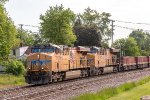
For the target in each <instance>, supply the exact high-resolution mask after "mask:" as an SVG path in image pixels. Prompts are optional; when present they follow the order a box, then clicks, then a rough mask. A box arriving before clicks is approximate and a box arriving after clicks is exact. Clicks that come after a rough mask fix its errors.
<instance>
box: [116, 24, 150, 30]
mask: <svg viewBox="0 0 150 100" xmlns="http://www.w3.org/2000/svg"><path fill="white" fill-rule="evenodd" d="M114 26H115V27H119V28H124V29H128V30H132V31H134V30H138V29H136V28H130V27H125V26H119V25H114ZM139 30H142V31H144V32H150V30H143V29H139Z"/></svg>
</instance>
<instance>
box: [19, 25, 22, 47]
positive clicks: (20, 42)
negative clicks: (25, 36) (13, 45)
mask: <svg viewBox="0 0 150 100" xmlns="http://www.w3.org/2000/svg"><path fill="white" fill-rule="evenodd" d="M19 25H20V31H21V34H20V40H21V42H20V47H22V46H23V43H22V32H23V24H19Z"/></svg>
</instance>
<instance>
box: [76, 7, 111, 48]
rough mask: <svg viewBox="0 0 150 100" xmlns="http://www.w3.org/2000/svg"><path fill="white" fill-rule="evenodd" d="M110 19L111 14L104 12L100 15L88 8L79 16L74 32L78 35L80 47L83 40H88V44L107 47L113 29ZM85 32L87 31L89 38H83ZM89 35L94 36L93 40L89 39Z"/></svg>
mask: <svg viewBox="0 0 150 100" xmlns="http://www.w3.org/2000/svg"><path fill="white" fill-rule="evenodd" d="M109 17H110V14H109V13H105V12H103V13H101V14H100V13H99V12H97V11H96V10H93V9H91V8H90V7H88V8H86V9H85V11H84V12H83V13H82V14H78V16H77V19H76V21H75V24H74V30H75V33H76V35H77V43H78V45H80V44H81V42H82V43H83V40H86V41H88V42H93V43H94V44H93V43H90V44H92V45H95V46H105V47H107V46H108V40H109V39H110V36H111V35H110V33H111V32H110V31H111V29H110V27H109V26H110V25H109V23H110V20H109ZM83 28H84V29H83ZM89 30H91V31H89ZM85 31H87V35H86V36H87V37H82V34H83V33H85ZM88 34H89V35H93V36H92V37H91V39H89V38H88V37H89V35H88ZM82 38H83V39H82ZM90 40H92V41H90ZM84 43H86V42H84ZM90 44H89V45H90ZM83 45H84V44H83ZM85 45H86V44H85Z"/></svg>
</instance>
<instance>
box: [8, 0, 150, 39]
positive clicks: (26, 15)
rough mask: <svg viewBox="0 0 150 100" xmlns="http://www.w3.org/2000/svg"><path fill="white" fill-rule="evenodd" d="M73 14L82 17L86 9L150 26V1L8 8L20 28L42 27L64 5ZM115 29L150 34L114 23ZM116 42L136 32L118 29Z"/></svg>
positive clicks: (31, 0)
mask: <svg viewBox="0 0 150 100" xmlns="http://www.w3.org/2000/svg"><path fill="white" fill-rule="evenodd" d="M61 4H63V6H64V7H65V8H70V9H71V10H72V11H74V12H75V13H76V14H77V13H82V12H83V11H84V9H85V8H87V7H90V8H91V9H95V10H97V11H98V12H99V13H102V12H107V13H110V14H111V19H113V20H120V21H128V22H135V23H139V22H140V23H150V0H9V2H7V3H6V4H5V7H6V10H7V12H8V14H9V16H10V17H11V18H12V19H13V21H14V23H15V25H16V26H18V24H27V25H36V26H39V23H40V19H39V16H40V15H41V14H44V13H45V12H46V10H47V9H49V7H50V6H55V5H61ZM114 24H115V25H118V26H123V27H130V28H134V29H144V30H150V25H143V24H142V25H136V24H129V23H128V24H127V23H121V22H117V21H116V22H114ZM23 28H24V29H30V30H32V31H38V29H37V28H34V27H29V26H24V27H23ZM114 29H115V30H114V40H116V39H119V38H124V37H127V36H128V35H129V34H130V33H131V32H132V31H131V30H128V29H124V28H119V27H114Z"/></svg>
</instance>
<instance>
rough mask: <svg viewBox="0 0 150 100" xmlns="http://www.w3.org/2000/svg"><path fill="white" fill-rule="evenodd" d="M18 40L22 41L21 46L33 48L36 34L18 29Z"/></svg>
mask: <svg viewBox="0 0 150 100" xmlns="http://www.w3.org/2000/svg"><path fill="white" fill-rule="evenodd" d="M17 31H18V36H17V37H18V38H19V39H20V43H21V45H28V46H31V45H33V44H34V38H35V37H34V34H33V33H32V32H30V31H28V30H23V29H22V30H21V29H18V30H17Z"/></svg>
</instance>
